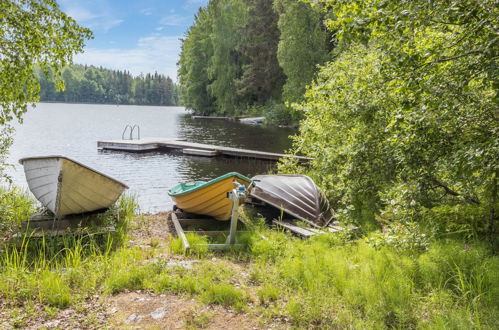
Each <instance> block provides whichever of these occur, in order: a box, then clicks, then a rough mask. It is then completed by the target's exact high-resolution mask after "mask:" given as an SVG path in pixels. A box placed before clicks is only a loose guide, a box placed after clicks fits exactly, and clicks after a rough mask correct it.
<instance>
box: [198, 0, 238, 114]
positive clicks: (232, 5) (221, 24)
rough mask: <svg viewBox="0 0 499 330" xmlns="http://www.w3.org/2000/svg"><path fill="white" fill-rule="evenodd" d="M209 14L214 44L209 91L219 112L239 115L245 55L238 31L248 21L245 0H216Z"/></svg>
mask: <svg viewBox="0 0 499 330" xmlns="http://www.w3.org/2000/svg"><path fill="white" fill-rule="evenodd" d="M208 13H209V15H210V16H211V19H210V23H211V34H210V39H211V42H212V47H213V55H212V56H211V58H210V60H209V62H208V69H207V71H208V77H209V78H210V84H209V85H208V86H207V88H208V92H209V93H210V95H212V96H213V98H214V99H215V104H216V105H217V112H218V113H220V114H226V115H234V114H237V98H236V96H237V95H236V92H237V88H236V85H235V81H236V80H237V79H238V78H239V76H240V75H241V65H242V63H243V58H242V55H241V54H240V53H239V52H238V51H237V48H238V46H239V44H240V42H241V40H240V35H239V33H237V32H238V31H239V30H240V29H241V28H242V27H243V26H244V24H245V22H246V19H247V8H246V7H245V6H244V3H243V1H242V0H220V1H219V0H214V1H211V2H210V3H209V5H208ZM234 32H236V33H234Z"/></svg>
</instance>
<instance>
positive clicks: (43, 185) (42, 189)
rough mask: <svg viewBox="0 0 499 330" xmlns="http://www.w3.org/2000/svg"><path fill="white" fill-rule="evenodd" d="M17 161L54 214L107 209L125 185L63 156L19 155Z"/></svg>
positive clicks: (33, 190) (58, 215)
mask: <svg viewBox="0 0 499 330" xmlns="http://www.w3.org/2000/svg"><path fill="white" fill-rule="evenodd" d="M19 163H21V164H22V165H23V166H24V173H25V175H26V180H27V181H28V187H29V189H30V190H31V192H32V193H33V195H35V197H36V198H37V199H38V200H39V201H40V203H42V205H43V206H45V207H46V208H47V209H49V210H50V211H51V212H52V213H53V214H54V215H55V216H56V218H61V217H64V216H65V215H69V214H79V213H86V212H92V211H97V210H101V209H106V208H108V207H110V206H111V205H112V204H114V202H116V200H117V199H118V198H119V197H120V195H121V194H122V193H123V191H124V190H125V189H127V188H128V186H127V185H125V184H124V183H121V182H119V181H118V180H115V179H113V178H111V177H110V176H108V175H106V174H103V173H101V172H99V171H96V170H94V169H92V168H90V167H88V166H85V165H83V164H81V163H79V162H77V161H74V160H72V159H70V158H67V157H64V156H44V157H29V158H22V159H20V160H19Z"/></svg>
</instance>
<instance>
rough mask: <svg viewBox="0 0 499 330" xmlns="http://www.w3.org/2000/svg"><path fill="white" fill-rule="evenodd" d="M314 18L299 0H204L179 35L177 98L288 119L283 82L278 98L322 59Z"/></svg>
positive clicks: (233, 112) (297, 88) (318, 20)
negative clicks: (202, 4) (205, 3)
mask: <svg viewBox="0 0 499 330" xmlns="http://www.w3.org/2000/svg"><path fill="white" fill-rule="evenodd" d="M322 19H323V14H322V12H321V10H320V8H319V7H312V6H310V5H308V4H305V3H302V2H301V1H299V0H286V1H284V0H282V1H281V0H279V1H276V3H275V4H274V1H267V0H212V1H210V2H209V3H208V5H207V6H206V8H201V9H200V11H199V12H198V14H197V15H196V18H195V21H194V24H193V25H192V26H191V27H190V29H189V31H188V32H187V34H186V37H185V39H184V40H183V42H182V51H181V54H180V60H179V62H178V66H179V81H180V87H181V90H182V98H183V99H182V100H183V104H184V105H185V106H186V107H187V108H189V109H192V110H193V111H194V112H195V113H197V114H203V115H212V114H218V115H226V116H239V115H245V114H250V113H252V114H254V113H255V112H256V110H259V111H260V112H261V113H260V115H264V116H266V117H267V119H268V120H267V122H268V123H271V124H289V123H291V122H296V121H297V120H299V119H300V116H299V115H297V114H299V112H293V111H290V108H289V106H285V105H283V104H282V100H283V85H284V86H285V90H284V93H285V94H284V99H285V100H286V101H296V100H301V98H302V95H303V92H304V90H305V86H306V85H307V84H309V83H310V82H311V80H312V78H313V75H314V74H315V71H316V66H317V65H318V64H321V63H323V62H324V61H325V60H326V58H327V56H328V52H329V49H330V48H332V46H331V44H328V41H327V35H328V33H327V32H325V30H324V27H323V24H322ZM278 49H279V50H278ZM285 74H286V75H287V76H288V77H287V78H286V75H285ZM286 79H287V80H286ZM286 86H287V87H286Z"/></svg>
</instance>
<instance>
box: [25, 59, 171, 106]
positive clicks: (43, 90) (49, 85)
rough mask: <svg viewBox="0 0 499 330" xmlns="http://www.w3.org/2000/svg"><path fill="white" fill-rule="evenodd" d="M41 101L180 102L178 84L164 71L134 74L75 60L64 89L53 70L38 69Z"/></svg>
mask: <svg viewBox="0 0 499 330" xmlns="http://www.w3.org/2000/svg"><path fill="white" fill-rule="evenodd" d="M35 73H36V77H37V78H38V81H39V83H40V101H42V102H70V103H104V104H135V105H164V106H170V105H178V104H179V98H180V95H179V88H178V86H177V85H176V84H175V83H174V82H173V81H172V79H171V78H170V77H167V76H165V75H163V74H158V73H157V72H156V73H154V74H150V73H148V74H146V75H143V74H141V75H139V76H133V75H131V74H130V72H128V71H126V70H124V71H120V70H110V69H105V68H102V67H95V66H87V65H80V64H74V65H71V66H68V67H66V68H64V70H63V71H62V75H61V77H62V80H63V81H64V86H65V88H64V90H57V88H56V85H55V83H54V82H53V81H54V79H53V77H52V75H53V74H52V72H51V71H48V74H46V73H45V72H44V71H42V70H41V69H39V68H38V69H37V70H36V71H35Z"/></svg>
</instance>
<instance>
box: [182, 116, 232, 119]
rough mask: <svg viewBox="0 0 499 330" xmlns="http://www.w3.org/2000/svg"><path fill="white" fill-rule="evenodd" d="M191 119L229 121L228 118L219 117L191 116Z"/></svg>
mask: <svg viewBox="0 0 499 330" xmlns="http://www.w3.org/2000/svg"><path fill="white" fill-rule="evenodd" d="M191 118H192V119H226V120H228V119H231V118H230V117H220V116H191Z"/></svg>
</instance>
